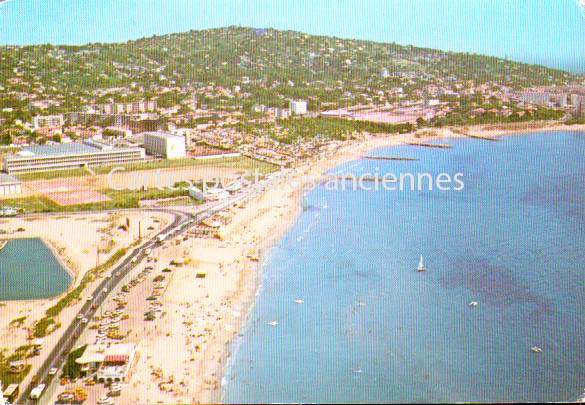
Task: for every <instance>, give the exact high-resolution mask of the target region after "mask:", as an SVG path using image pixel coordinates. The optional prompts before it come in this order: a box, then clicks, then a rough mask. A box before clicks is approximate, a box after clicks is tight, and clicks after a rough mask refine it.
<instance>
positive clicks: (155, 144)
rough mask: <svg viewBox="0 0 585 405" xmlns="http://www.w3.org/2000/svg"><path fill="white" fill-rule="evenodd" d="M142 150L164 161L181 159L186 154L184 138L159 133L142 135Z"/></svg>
mask: <svg viewBox="0 0 585 405" xmlns="http://www.w3.org/2000/svg"><path fill="white" fill-rule="evenodd" d="M144 149H146V152H147V153H148V154H150V155H155V156H162V157H164V158H166V159H177V158H182V157H185V156H186V154H187V153H186V150H185V138H184V137H182V136H177V135H173V134H171V133H168V132H160V131H158V132H145V133H144Z"/></svg>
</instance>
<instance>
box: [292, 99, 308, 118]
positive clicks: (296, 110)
mask: <svg viewBox="0 0 585 405" xmlns="http://www.w3.org/2000/svg"><path fill="white" fill-rule="evenodd" d="M290 113H291V114H292V115H304V114H306V113H307V101H306V100H290Z"/></svg>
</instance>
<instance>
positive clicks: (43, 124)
mask: <svg viewBox="0 0 585 405" xmlns="http://www.w3.org/2000/svg"><path fill="white" fill-rule="evenodd" d="M63 123H64V120H63V115H60V114H59V115H38V116H36V117H33V118H32V127H33V128H34V129H39V128H50V127H62V126H63Z"/></svg>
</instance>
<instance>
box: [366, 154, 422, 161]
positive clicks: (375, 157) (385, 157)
mask: <svg viewBox="0 0 585 405" xmlns="http://www.w3.org/2000/svg"><path fill="white" fill-rule="evenodd" d="M362 158H363V159H378V160H414V161H418V160H420V159H419V158H413V157H402V156H372V155H364V156H362Z"/></svg>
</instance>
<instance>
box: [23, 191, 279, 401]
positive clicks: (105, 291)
mask: <svg viewBox="0 0 585 405" xmlns="http://www.w3.org/2000/svg"><path fill="white" fill-rule="evenodd" d="M269 183H270V182H266V181H264V182H261V183H260V184H256V185H254V186H250V187H247V188H246V189H243V190H241V191H240V192H238V193H237V194H236V195H234V196H231V197H230V198H228V199H226V200H225V201H220V202H217V203H215V204H211V205H209V206H208V207H206V208H205V209H204V210H202V211H200V212H198V213H197V214H195V215H191V214H187V213H185V212H182V211H178V210H173V209H142V210H139V211H142V212H149V211H150V212H153V211H155V212H165V213H170V214H173V215H174V219H173V222H172V223H171V224H170V225H168V226H166V227H165V228H164V229H163V230H162V231H160V232H158V233H157V234H156V235H154V236H153V237H152V238H151V239H149V240H148V241H147V242H146V243H144V244H142V245H140V246H139V247H136V248H135V249H134V250H132V252H131V253H130V254H129V255H127V256H126V257H125V259H124V260H122V262H120V263H119V264H118V265H116V266H115V267H114V268H112V270H111V272H110V276H109V277H106V278H105V279H104V280H102V282H101V283H100V284H99V285H98V287H97V288H96V289H95V290H94V294H93V295H92V299H91V300H88V301H86V302H85V303H84V304H83V307H82V308H81V310H80V311H79V312H78V314H77V316H76V318H75V319H74V320H73V321H72V323H71V324H70V325H69V326H68V327H67V329H66V330H65V332H64V333H63V335H62V336H61V338H60V339H59V341H58V342H57V343H56V344H55V346H54V347H53V349H52V351H51V352H50V353H49V356H48V357H47V359H46V360H45V362H44V363H43V364H42V365H41V366H40V367H39V369H38V370H37V371H36V373H35V376H36V381H35V382H34V383H32V382H31V383H30V384H29V385H28V387H27V388H26V389H25V390H23V391H22V393H21V397H20V398H19V400H18V401H17V403H19V404H36V403H38V402H37V401H35V400H31V399H30V398H29V397H30V392H31V391H32V389H33V388H34V387H35V386H36V385H38V384H46V385H47V386H48V385H49V383H50V382H51V379H53V378H59V377H58V375H54V376H49V370H50V369H51V368H56V369H58V370H61V369H62V367H63V366H64V364H65V362H66V360H67V357H68V355H69V353H70V352H71V351H72V350H73V349H74V348H75V345H76V342H77V340H78V338H79V337H80V336H81V333H82V332H83V331H84V330H85V328H86V327H87V326H88V324H89V322H88V323H85V324H84V323H82V322H81V320H80V319H79V318H88V319H91V318H92V317H94V316H95V314H96V313H97V312H98V310H99V308H100V306H101V305H102V304H103V303H104V302H105V301H106V300H107V298H108V296H109V295H110V294H111V293H112V291H113V290H114V288H115V287H116V286H117V285H118V284H119V283H120V281H121V280H123V279H124V277H125V276H126V275H127V274H128V273H129V272H130V271H131V270H132V269H133V268H134V267H136V266H137V265H138V264H139V263H140V262H141V261H142V260H143V259H144V258H145V257H146V254H145V251H146V250H147V249H154V248H156V247H157V246H159V243H158V239H159V236H164V240H170V239H174V238H176V237H177V236H179V235H181V234H182V233H184V232H185V231H187V230H188V229H189V228H190V227H191V226H193V225H195V224H199V223H200V222H201V221H203V220H205V219H206V218H209V217H211V216H213V215H214V214H215V213H217V212H219V211H222V210H224V209H226V208H228V207H230V206H233V205H234V204H238V203H240V202H243V201H245V200H248V199H249V198H251V197H253V196H254V195H256V194H258V193H260V192H262V191H264V190H265V189H266V188H267V187H268V186H269ZM115 211H116V212H119V211H121V210H115ZM103 212H104V211H96V213H103ZM56 214H57V213H56ZM58 214H60V215H69V214H70V213H63V212H61V213H58ZM75 214H85V215H87V214H88V212H83V213H81V212H76V213H75ZM37 215H38V214H37ZM45 391H46V390H45ZM41 397H42V396H41ZM39 402H42V400H40V401H39Z"/></svg>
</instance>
